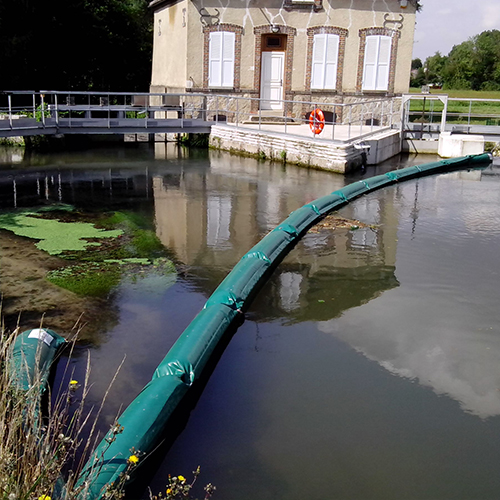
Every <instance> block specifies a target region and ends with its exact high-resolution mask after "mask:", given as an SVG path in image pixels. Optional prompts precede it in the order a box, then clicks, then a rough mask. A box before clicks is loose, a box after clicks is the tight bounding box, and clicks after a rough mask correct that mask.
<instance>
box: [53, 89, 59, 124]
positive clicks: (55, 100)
mask: <svg viewBox="0 0 500 500" xmlns="http://www.w3.org/2000/svg"><path fill="white" fill-rule="evenodd" d="M54 103H55V106H56V127H59V105H58V103H57V94H54Z"/></svg>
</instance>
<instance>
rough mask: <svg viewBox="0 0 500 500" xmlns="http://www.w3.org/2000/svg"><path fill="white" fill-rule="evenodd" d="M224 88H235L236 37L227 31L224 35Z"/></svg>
mask: <svg viewBox="0 0 500 500" xmlns="http://www.w3.org/2000/svg"><path fill="white" fill-rule="evenodd" d="M222 35H223V38H222V40H223V42H222V78H221V80H222V87H233V86H234V46H235V41H236V36H235V34H234V33H232V32H229V31H226V32H223V33H222Z"/></svg>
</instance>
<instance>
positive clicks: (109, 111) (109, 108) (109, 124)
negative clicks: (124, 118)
mask: <svg viewBox="0 0 500 500" xmlns="http://www.w3.org/2000/svg"><path fill="white" fill-rule="evenodd" d="M107 104H108V128H111V107H110V105H109V94H108V95H107Z"/></svg>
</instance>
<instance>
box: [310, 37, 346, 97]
mask: <svg viewBox="0 0 500 500" xmlns="http://www.w3.org/2000/svg"><path fill="white" fill-rule="evenodd" d="M321 43H323V53H321V45H320V44H321ZM339 47H340V36H339V35H337V34H333V33H315V34H314V38H313V54H312V60H311V89H317V90H335V89H336V88H337V69H338V62H339Z"/></svg>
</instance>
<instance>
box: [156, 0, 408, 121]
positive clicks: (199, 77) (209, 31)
mask: <svg viewBox="0 0 500 500" xmlns="http://www.w3.org/2000/svg"><path fill="white" fill-rule="evenodd" d="M417 4H418V2H417V1H416V0H227V1H225V2H221V1H220V0H153V1H152V2H151V4H150V6H151V8H152V9H153V11H154V49H153V68H152V78H151V87H150V91H151V92H179V93H184V92H196V93H200V92H201V93H206V94H207V95H209V96H212V97H214V96H217V95H231V96H238V97H247V98H260V99H261V100H260V101H259V100H258V99H255V100H253V101H250V100H248V101H245V102H247V108H248V112H249V113H250V114H251V113H256V112H258V111H259V107H260V109H261V110H265V111H266V112H267V113H274V114H276V115H279V114H281V115H282V114H283V113H286V114H287V116H292V117H293V116H298V115H301V113H302V110H303V109H306V107H305V106H302V107H300V106H297V105H296V104H295V103H302V102H309V101H313V102H317V103H325V102H329V103H340V102H342V103H349V102H353V101H359V100H360V99H366V98H370V99H372V98H373V97H374V96H376V97H381V96H384V97H390V96H394V95H398V94H401V93H403V92H407V91H408V86H409V78H410V71H411V59H412V49H413V37H414V30H415V13H416V10H417ZM283 100H285V101H294V103H293V105H292V104H288V105H283ZM240 111H241V109H240ZM331 111H335V110H334V109H331Z"/></svg>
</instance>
